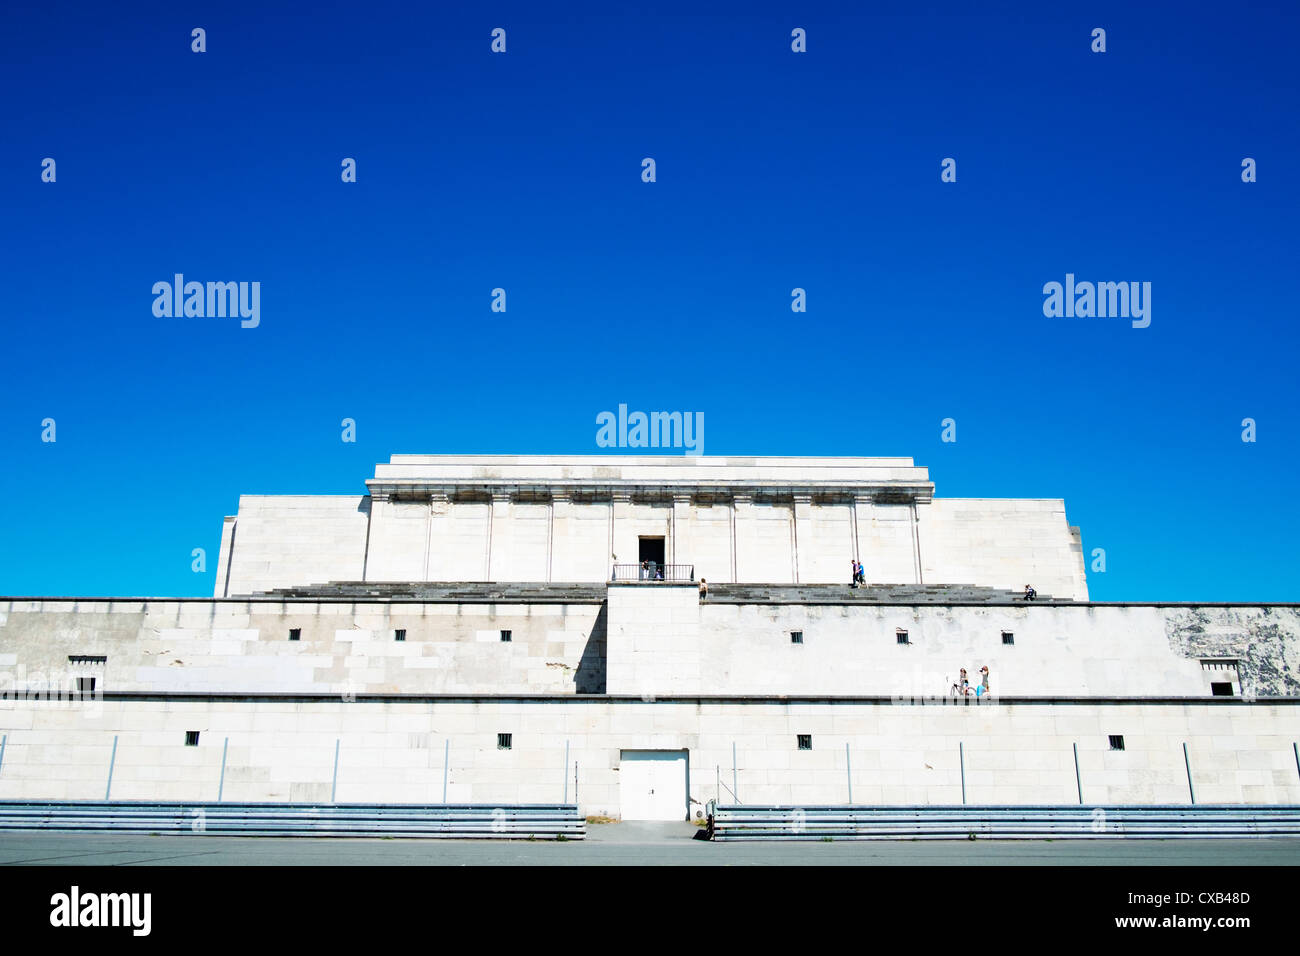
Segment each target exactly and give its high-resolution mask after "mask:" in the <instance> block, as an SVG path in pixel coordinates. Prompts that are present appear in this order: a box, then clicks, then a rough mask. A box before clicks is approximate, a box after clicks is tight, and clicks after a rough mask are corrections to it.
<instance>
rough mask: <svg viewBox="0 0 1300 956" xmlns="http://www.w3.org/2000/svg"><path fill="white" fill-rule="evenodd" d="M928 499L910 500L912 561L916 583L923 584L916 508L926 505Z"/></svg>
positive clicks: (919, 532)
mask: <svg viewBox="0 0 1300 956" xmlns="http://www.w3.org/2000/svg"><path fill="white" fill-rule="evenodd" d="M929 503H930V499H929V498H913V499H912V560H913V563H914V565H915V567H916V583H917V584H924V583H925V572H924V570H923V566H922V564H921V516H920V514H919V512H918V510H917V509H918V508H920V507H923V506H925V505H928V504H929Z"/></svg>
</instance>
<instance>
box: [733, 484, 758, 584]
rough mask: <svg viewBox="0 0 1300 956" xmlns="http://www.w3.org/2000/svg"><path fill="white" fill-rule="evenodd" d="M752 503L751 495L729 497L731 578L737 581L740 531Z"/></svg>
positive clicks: (752, 497) (739, 570) (740, 565)
mask: <svg viewBox="0 0 1300 956" xmlns="http://www.w3.org/2000/svg"><path fill="white" fill-rule="evenodd" d="M753 505H754V496H753V495H744V494H740V495H733V496H732V498H731V580H732V582H733V583H734V582H737V581H739V580H740V575H741V573H742V571H743V566H742V564H741V561H740V531H741V528H742V527H743V526H744V519H746V518H749V517H750V514H749V509H750V508H752V507H753Z"/></svg>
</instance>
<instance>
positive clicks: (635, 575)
mask: <svg viewBox="0 0 1300 956" xmlns="http://www.w3.org/2000/svg"><path fill="white" fill-rule="evenodd" d="M609 579H610V580H611V581H617V582H619V583H621V584H627V583H629V582H634V583H635V582H647V583H653V582H659V583H663V582H676V583H678V584H682V583H689V582H691V581H694V580H695V565H693V564H656V563H655V562H653V561H650V562H648V563H647V564H646V565H645V566H642V565H640V564H616V565H614V567H613V569H612V570H611V571H610V573H609Z"/></svg>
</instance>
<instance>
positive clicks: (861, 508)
mask: <svg viewBox="0 0 1300 956" xmlns="http://www.w3.org/2000/svg"><path fill="white" fill-rule="evenodd" d="M691 497H692V496H691V495H690V494H689V493H679V494H674V495H673V497H672V505H671V508H670V509H668V513H667V527H666V528H665V539H666V540H665V545H666V547H665V560H666V561H667V562H668V563H670V564H693V563H695V560H696V557H697V550H696V549H695V547H694V545H695V542H693V541H692V540H691ZM812 497H813V496H812V494H811V493H796V494H795V495H794V496H793V502H792V505H791V510H790V515H791V520H790V575H791V580H792V581H793V582H795V583H796V584H797V583H799V582H801V581H803V582H806V581H809V580H810V579H811V578H812V577H813V575H812V570H811V562H812V547H811V542H812V531H811V528H812V521H813V510H812V509H813V502H812ZM511 500H512V499H511V494H510V493H509V492H506V491H500V492H493V493H492V497H491V503H490V505H489V508H488V515H487V529H486V539H487V540H486V548H485V553H484V560H483V567H482V571H483V576H484V580H488V581H499V580H504V579H505V577H506V575H505V569H506V567H507V565H506V562H507V559H508V556H509V555H510V554H511V550H512V545H513V541H512V540H511V539H512V532H511V522H510V520H509V514H508V511H509V505H510V503H511ZM570 501H571V498H570V496H569V495H567V494H560V493H555V494H552V496H551V498H550V500H549V501H548V502H547V504H546V507H547V520H546V574H545V580H546V581H548V582H549V581H551V580H552V579H553V576H554V574H553V572H554V552H555V510H556V506H557V505H559V506H561V507H563V506H564V505H566V504H568V503H569V502H570ZM753 504H754V496H753V495H750V494H744V493H736V494H734V495H733V496H732V500H731V503H730V515H729V521H728V523H727V527H728V531H729V539H730V540H729V542H728V544H729V547H728V555H729V559H730V560H729V564H730V566H729V567H728V569H727V571H728V577H729V580H731V581H736V580H738V575H739V573H740V571H741V570H742V567H741V555H743V553H744V550H743V544H742V543H741V542H740V538H741V536H742V530H741V529H742V527H743V525H744V524H745V519H746V517H747V516H748V515H747V513H748V511H749V509H750V508H752V507H753ZM451 505H452V502H451V499H450V497H449V495H448V494H447V493H446V492H441V491H439V492H433V493H431V494H430V496H429V500H428V508H429V512H428V520H427V521H426V522H425V533H424V562H423V569H422V575H423V580H426V581H427V580H429V575H430V570H431V561H432V556H433V549H434V547H435V546H436V542H435V541H434V539H433V525H434V521H435V518H436V517H437V516H438V515H445V514H447V513H448V511H449V509H450V507H451ZM848 507H849V528H850V538H849V541H847V542H846V543H845V544H846V546H847V547H848V549H849V552H850V557H856V558H859V559H861V558H862V557H863V553H862V548H863V541H862V539H861V533H860V530H859V529H860V527H862V526H863V524H864V523H870V521H871V520H872V509H873V507H874V503H873V500H872V497H871V496H870V495H858V496H855V497H854V498H853V499H852V500H851V501H850V502H849V506H848ZM608 508H609V529H608V535H607V542H606V558H607V559H608V558H610V557H611V556H612V555H613V554H614V552H615V542H616V540H617V539H616V528H617V527H618V524H619V522H620V521H630V520H634V519H635V517H636V516H635V512H634V508H635V506H634V505H633V504H632V496H631V495H630V494H629V493H627V492H618V491H615V492H614V493H613V494H612V495H611V496H610V499H609V502H608ZM908 511H909V519H908V524H909V525H910V528H909V532H910V537H911V551H912V555H911V556H912V574H913V582H912V583H916V584H921V583H924V581H923V573H922V563H921V543H920V531H919V527H918V524H919V522H918V514H917V505H916V502H915V501H913V502H912V503H911V504H910V505H909V506H908ZM369 543H370V542H369V534H368V535H367V550H368V548H369ZM368 558H369V555H368V554H367V563H368ZM714 573H715V574H716V573H717V572H716V571H715V572H714ZM869 574H870V571H869Z"/></svg>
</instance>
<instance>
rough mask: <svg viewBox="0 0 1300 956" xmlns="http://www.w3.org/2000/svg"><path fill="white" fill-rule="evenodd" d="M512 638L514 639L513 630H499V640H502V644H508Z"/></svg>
mask: <svg viewBox="0 0 1300 956" xmlns="http://www.w3.org/2000/svg"><path fill="white" fill-rule="evenodd" d="M514 639H515V638H514V632H513V631H502V632H501V641H502V643H504V644H509V643H511V642H512V641H514Z"/></svg>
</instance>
